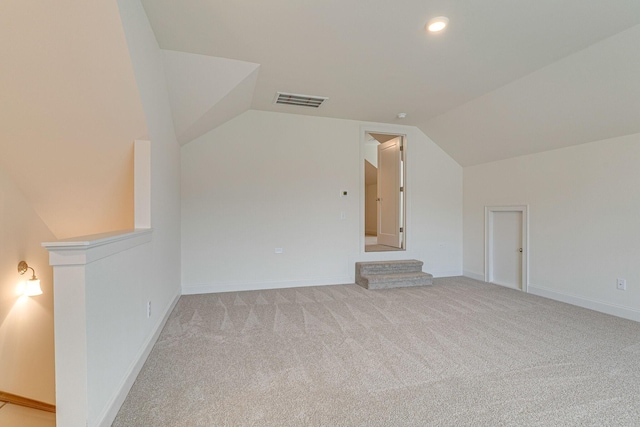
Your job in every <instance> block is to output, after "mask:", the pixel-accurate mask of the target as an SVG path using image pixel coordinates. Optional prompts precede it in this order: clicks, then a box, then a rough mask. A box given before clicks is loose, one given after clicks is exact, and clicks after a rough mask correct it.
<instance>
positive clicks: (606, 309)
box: [529, 284, 640, 322]
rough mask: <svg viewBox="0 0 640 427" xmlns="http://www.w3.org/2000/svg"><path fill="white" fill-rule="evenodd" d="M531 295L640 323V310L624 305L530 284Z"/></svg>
mask: <svg viewBox="0 0 640 427" xmlns="http://www.w3.org/2000/svg"><path fill="white" fill-rule="evenodd" d="M529 293H530V294H533V295H538V296H541V297H544V298H549V299H552V300H556V301H560V302H565V303H567V304H571V305H576V306H578V307H582V308H588V309H589V310H595V311H599V312H601V313H606V314H610V315H612V316H617V317H622V318H623V319H629V320H634V321H636V322H640V310H637V309H635V308H631V307H625V306H622V305H617V304H612V303H609V302H604V301H598V300H593V299H590V298H584V297H581V296H578V295H572V294H567V293H564V292H558V291H554V290H551V289H547V288H543V287H541V286H536V285H532V284H529Z"/></svg>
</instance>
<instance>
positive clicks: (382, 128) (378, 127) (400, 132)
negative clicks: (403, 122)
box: [358, 124, 411, 256]
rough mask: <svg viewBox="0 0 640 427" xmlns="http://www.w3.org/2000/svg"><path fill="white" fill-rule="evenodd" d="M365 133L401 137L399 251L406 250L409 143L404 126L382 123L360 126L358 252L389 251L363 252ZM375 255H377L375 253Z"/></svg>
mask: <svg viewBox="0 0 640 427" xmlns="http://www.w3.org/2000/svg"><path fill="white" fill-rule="evenodd" d="M367 133H380V134H388V135H397V136H401V137H402V144H403V151H404V153H403V156H404V157H403V164H404V167H403V170H402V180H403V184H404V185H403V186H404V190H403V193H404V194H403V196H402V198H403V201H402V203H403V209H402V214H401V215H402V227H403V228H402V239H401V242H402V249H400V251H399V252H402V251H407V246H408V241H409V235H408V234H407V230H408V229H410V228H411V221H410V219H411V209H410V200H411V194H410V191H411V186H410V185H409V182H408V179H407V178H408V175H407V168H408V167H409V166H408V162H409V160H408V159H409V158H410V156H409V155H408V152H409V147H408V145H409V143H408V138H407V128H406V127H404V126H394V125H384V124H371V125H361V126H360V167H359V168H358V170H359V171H360V215H359V216H360V218H359V221H360V227H359V233H360V253H361V254H380V253H389V252H365V250H364V249H365V238H364V236H365V226H364V209H365V206H364V198H365V190H366V189H365V182H364V160H365V144H366V143H367ZM376 256H377V255H376Z"/></svg>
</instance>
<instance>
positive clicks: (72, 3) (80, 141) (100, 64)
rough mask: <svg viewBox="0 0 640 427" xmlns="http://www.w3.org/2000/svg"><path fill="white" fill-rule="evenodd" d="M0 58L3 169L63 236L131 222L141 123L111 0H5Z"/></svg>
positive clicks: (0, 15) (0, 161)
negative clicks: (135, 144)
mask: <svg viewBox="0 0 640 427" xmlns="http://www.w3.org/2000/svg"><path fill="white" fill-rule="evenodd" d="M0 57H1V58H2V60H1V61H2V65H0V118H1V120H2V125H1V126H0V153H1V154H0V169H2V170H3V171H4V172H5V173H6V175H7V176H8V177H9V179H11V181H12V182H13V183H14V184H15V185H16V186H17V187H18V188H19V189H20V191H21V192H22V193H23V194H24V196H25V197H26V199H27V200H28V201H29V203H31V205H32V206H33V208H34V210H35V211H36V212H37V213H38V215H39V216H40V217H41V218H42V219H43V221H44V222H45V223H46V225H47V226H48V227H49V229H50V230H51V231H52V232H53V233H54V234H55V235H56V236H57V237H59V238H64V237H71V236H78V235H82V234H91V233H98V232H105V231H111V230H117V229H122V228H130V227H132V226H133V141H134V139H136V138H141V137H144V136H145V135H146V133H147V128H146V122H145V118H144V113H143V111H142V106H141V103H140V98H139V95H138V89H137V85H136V81H135V78H134V74H133V70H132V67H131V61H130V58H129V53H128V49H127V44H126V41H125V38H124V33H123V30H122V24H121V21H120V15H119V13H118V6H117V4H116V2H115V1H113V2H110V1H109V2H87V1H85V0H69V1H64V2H42V1H38V0H9V1H3V2H2V13H0Z"/></svg>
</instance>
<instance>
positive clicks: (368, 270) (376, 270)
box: [360, 264, 422, 276]
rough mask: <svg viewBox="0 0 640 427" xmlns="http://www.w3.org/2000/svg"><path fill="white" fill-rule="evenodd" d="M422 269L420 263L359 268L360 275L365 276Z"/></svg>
mask: <svg viewBox="0 0 640 427" xmlns="http://www.w3.org/2000/svg"><path fill="white" fill-rule="evenodd" d="M421 271H422V265H412V264H410V265H394V266H390V267H386V268H385V267H382V266H374V267H369V266H365V267H362V268H361V269H360V275H362V276H366V275H368V274H392V273H419V272H421Z"/></svg>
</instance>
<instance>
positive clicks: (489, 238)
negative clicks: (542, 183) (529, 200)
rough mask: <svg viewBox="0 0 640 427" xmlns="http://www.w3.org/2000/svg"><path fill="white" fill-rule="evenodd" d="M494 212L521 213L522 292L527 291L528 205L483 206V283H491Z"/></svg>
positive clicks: (492, 276) (492, 275) (492, 277)
mask: <svg viewBox="0 0 640 427" xmlns="http://www.w3.org/2000/svg"><path fill="white" fill-rule="evenodd" d="M495 212H520V213H522V270H521V271H522V278H521V283H522V291H523V292H528V289H529V205H517V206H485V208H484V218H485V224H484V281H485V282H489V283H491V282H493V280H494V274H493V265H494V259H493V238H494V230H493V221H494V213H495Z"/></svg>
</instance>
